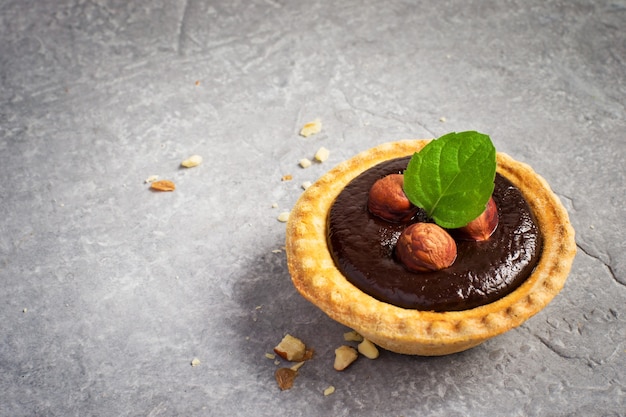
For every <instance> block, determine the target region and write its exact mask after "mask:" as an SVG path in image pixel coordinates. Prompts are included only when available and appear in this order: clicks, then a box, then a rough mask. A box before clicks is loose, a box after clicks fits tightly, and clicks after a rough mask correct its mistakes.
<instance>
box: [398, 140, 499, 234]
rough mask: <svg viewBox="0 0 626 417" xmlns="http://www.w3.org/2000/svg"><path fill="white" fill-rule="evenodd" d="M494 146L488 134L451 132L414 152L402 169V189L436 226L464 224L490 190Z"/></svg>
mask: <svg viewBox="0 0 626 417" xmlns="http://www.w3.org/2000/svg"><path fill="white" fill-rule="evenodd" d="M495 175H496V149H495V147H494V146H493V143H491V139H490V138H489V136H488V135H485V134H482V133H478V132H474V131H468V132H459V133H456V132H452V133H448V134H447V135H444V136H441V137H440V138H438V139H435V140H433V141H431V142H430V143H428V145H426V146H425V147H424V148H423V149H422V150H421V151H420V152H416V153H415V154H414V155H413V156H412V157H411V160H410V161H409V164H408V166H407V168H406V170H405V171H404V192H405V194H406V196H407V197H408V199H409V201H411V202H412V203H413V204H415V205H416V206H418V207H421V208H422V209H424V210H425V211H426V213H427V214H428V215H429V216H430V217H431V218H432V219H433V220H434V221H435V223H437V224H438V225H439V226H441V227H444V228H448V229H454V228H458V227H463V226H465V225H466V224H468V223H469V222H470V221H472V220H474V219H475V218H476V217H478V216H479V215H480V214H481V213H482V212H483V211H484V210H485V207H486V206H487V202H488V201H489V197H491V194H492V193H493V189H494V179H495Z"/></svg>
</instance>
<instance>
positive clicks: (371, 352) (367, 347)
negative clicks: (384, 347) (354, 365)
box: [357, 339, 379, 359]
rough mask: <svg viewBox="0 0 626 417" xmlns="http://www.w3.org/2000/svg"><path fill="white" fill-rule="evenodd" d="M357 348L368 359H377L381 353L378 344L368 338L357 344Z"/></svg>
mask: <svg viewBox="0 0 626 417" xmlns="http://www.w3.org/2000/svg"><path fill="white" fill-rule="evenodd" d="M357 349H358V351H359V353H360V354H361V355H363V356H365V357H366V358H367V359H376V358H377V357H378V355H379V352H378V348H377V347H376V345H375V344H373V343H372V342H370V341H369V340H367V339H363V341H362V342H361V343H359V345H358V346H357Z"/></svg>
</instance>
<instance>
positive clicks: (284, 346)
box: [274, 334, 307, 362]
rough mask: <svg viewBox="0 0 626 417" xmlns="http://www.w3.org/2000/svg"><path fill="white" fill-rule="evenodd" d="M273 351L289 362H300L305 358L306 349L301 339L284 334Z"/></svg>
mask: <svg viewBox="0 0 626 417" xmlns="http://www.w3.org/2000/svg"><path fill="white" fill-rule="evenodd" d="M274 353H276V354H277V355H278V356H280V357H281V358H283V359H286V360H288V361H290V362H301V361H303V360H305V355H306V353H307V349H306V345H305V344H304V342H302V340H300V339H298V338H297V337H293V336H292V335H290V334H286V335H285V337H283V339H282V340H281V341H280V343H279V344H278V345H277V346H276V347H275V348H274Z"/></svg>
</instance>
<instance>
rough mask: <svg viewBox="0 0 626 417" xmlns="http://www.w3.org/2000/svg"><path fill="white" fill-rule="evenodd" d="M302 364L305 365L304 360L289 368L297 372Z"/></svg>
mask: <svg viewBox="0 0 626 417" xmlns="http://www.w3.org/2000/svg"><path fill="white" fill-rule="evenodd" d="M302 365H304V361H302V362H298V363H296V364H295V365H294V366H292V367H291V368H289V369H291V370H292V371H296V372H297V371H298V370H299V369H300V368H302Z"/></svg>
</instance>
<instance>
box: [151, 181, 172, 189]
mask: <svg viewBox="0 0 626 417" xmlns="http://www.w3.org/2000/svg"><path fill="white" fill-rule="evenodd" d="M150 188H151V189H153V190H155V191H174V190H175V189H176V185H174V183H173V182H172V181H170V180H160V181H155V182H153V183H152V184H150Z"/></svg>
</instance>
